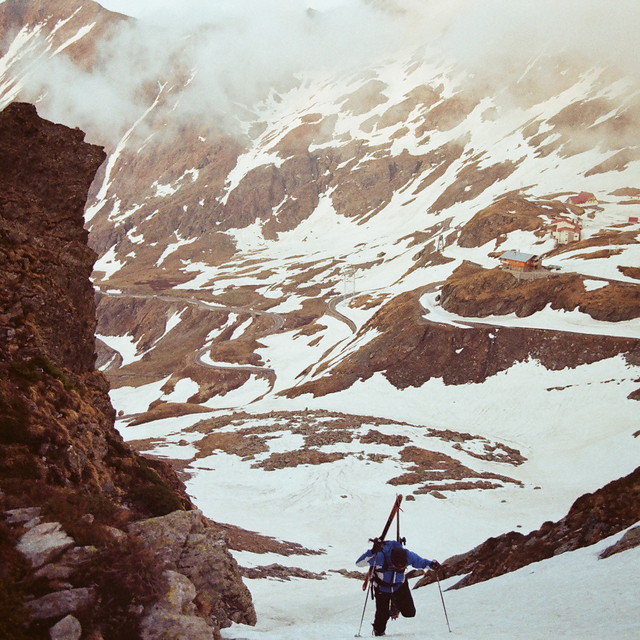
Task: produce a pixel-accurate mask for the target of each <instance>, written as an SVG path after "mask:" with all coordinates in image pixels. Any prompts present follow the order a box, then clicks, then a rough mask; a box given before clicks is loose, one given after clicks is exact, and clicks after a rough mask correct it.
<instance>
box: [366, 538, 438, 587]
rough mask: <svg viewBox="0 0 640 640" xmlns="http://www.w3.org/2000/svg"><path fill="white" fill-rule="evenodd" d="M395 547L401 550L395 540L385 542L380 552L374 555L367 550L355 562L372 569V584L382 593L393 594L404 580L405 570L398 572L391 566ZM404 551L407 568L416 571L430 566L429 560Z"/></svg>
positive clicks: (407, 550)
mask: <svg viewBox="0 0 640 640" xmlns="http://www.w3.org/2000/svg"><path fill="white" fill-rule="evenodd" d="M396 547H400V548H402V545H401V544H400V543H399V542H396V541H395V540H387V541H386V542H385V543H384V545H383V547H382V551H378V553H376V554H375V555H374V553H373V551H372V550H371V549H369V550H368V551H365V553H363V554H362V555H361V556H360V557H359V558H358V559H357V560H356V565H357V566H359V567H365V566H367V565H369V566H372V567H373V568H374V573H373V577H374V582H375V584H376V585H377V587H378V589H380V591H382V592H383V593H394V592H395V591H397V590H398V589H399V588H400V587H401V586H402V584H403V583H404V580H405V575H404V572H405V569H402V570H398V569H397V568H395V567H394V566H393V565H392V564H391V551H392V550H393V549H394V548H396ZM405 551H406V552H407V566H409V565H411V566H412V567H415V568H416V569H426V568H427V567H430V566H431V563H432V561H431V560H425V559H424V558H421V557H420V556H419V555H418V554H417V553H413V551H409V549H405ZM405 568H406V567H405Z"/></svg>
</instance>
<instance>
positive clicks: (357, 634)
mask: <svg viewBox="0 0 640 640" xmlns="http://www.w3.org/2000/svg"><path fill="white" fill-rule="evenodd" d="M372 589H373V583H371V582H369V588H368V589H367V593H366V594H365V596H364V607H362V617H361V618H360V626H359V627H358V633H356V638H360V637H362V636H361V635H360V632H361V631H362V622H363V621H364V612H365V611H366V610H367V602H368V601H369V593H370V592H371V590H372Z"/></svg>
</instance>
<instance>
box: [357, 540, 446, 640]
mask: <svg viewBox="0 0 640 640" xmlns="http://www.w3.org/2000/svg"><path fill="white" fill-rule="evenodd" d="M356 565H358V566H359V567H365V566H367V565H369V566H371V567H372V568H373V574H372V580H373V584H374V586H375V598H376V615H375V618H374V621H373V635H375V636H383V635H384V632H385V629H386V628H387V621H388V620H389V617H390V616H391V615H393V616H394V617H396V616H397V615H398V613H401V614H402V615H403V616H404V617H405V618H413V617H414V616H415V615H416V607H415V605H414V604H413V598H412V597H411V591H410V589H409V583H408V582H406V580H405V573H404V572H405V569H406V568H407V566H408V565H411V566H412V567H415V568H416V569H426V568H427V567H429V568H431V569H435V570H437V569H438V567H439V566H440V564H439V563H438V562H437V561H436V560H425V559H424V558H421V557H420V556H419V555H418V554H416V553H413V551H409V550H408V549H405V548H404V547H403V546H402V544H401V543H400V542H396V541H395V540H387V541H386V542H383V541H382V540H380V539H378V538H376V539H374V540H373V547H372V548H371V549H369V550H368V551H366V552H365V553H363V554H362V555H361V556H360V557H359V558H358V560H357V561H356ZM392 609H393V613H392Z"/></svg>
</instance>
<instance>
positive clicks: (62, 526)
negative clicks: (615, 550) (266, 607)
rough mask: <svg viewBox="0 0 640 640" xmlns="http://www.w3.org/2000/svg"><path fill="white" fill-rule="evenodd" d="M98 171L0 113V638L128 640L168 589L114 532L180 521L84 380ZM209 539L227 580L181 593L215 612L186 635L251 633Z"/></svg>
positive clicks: (102, 394)
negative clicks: (91, 194)
mask: <svg viewBox="0 0 640 640" xmlns="http://www.w3.org/2000/svg"><path fill="white" fill-rule="evenodd" d="M104 159H105V154H104V152H103V150H102V149H101V148H100V147H97V146H94V145H90V144H87V143H86V142H85V141H84V134H83V133H82V132H81V131H79V130H74V129H69V128H68V127H64V126H61V125H57V124H54V123H52V122H48V121H46V120H43V119H41V118H40V117H39V116H38V114H37V112H36V109H35V108H34V107H33V106H32V105H29V104H24V103H14V104H12V105H10V106H9V107H7V108H6V109H5V110H4V111H3V112H2V113H0V513H2V512H4V513H5V515H6V517H5V518H0V558H1V560H2V561H1V562H0V583H1V584H2V585H3V588H2V589H1V590H0V635H2V637H6V638H10V639H12V638H24V637H33V638H40V637H43V636H44V635H47V634H48V630H49V629H50V628H52V627H53V628H56V631H55V633H56V634H58V635H59V633H62V632H63V631H64V628H66V627H69V629H70V632H71V633H77V625H76V624H75V622H74V620H75V621H76V622H77V623H78V624H80V625H81V633H82V634H83V637H84V635H87V637H88V635H91V634H93V636H92V637H94V636H95V637H102V638H103V639H104V640H110V639H112V638H113V639H115V638H118V640H120V639H124V638H137V637H140V634H141V633H142V629H141V627H140V622H141V619H142V618H143V616H144V614H145V612H148V611H149V610H150V609H151V608H153V607H154V606H155V605H156V604H157V603H158V602H160V601H162V600H163V599H166V597H167V594H168V590H169V591H170V587H171V580H170V579H169V578H170V576H169V575H168V574H167V570H168V568H169V565H168V564H167V560H166V558H164V557H163V556H162V555H161V554H158V553H156V551H155V550H154V547H153V545H152V544H151V543H150V541H148V540H146V539H145V536H138V535H134V534H133V533H128V532H127V530H128V528H129V527H130V526H131V527H132V528H133V526H134V523H137V522H140V521H143V520H146V519H149V518H153V517H159V516H164V515H166V514H169V513H171V512H174V511H176V510H177V511H178V512H179V513H182V514H188V513H189V512H190V510H191V509H192V504H191V501H190V499H189V497H188V496H187V494H186V491H185V488H184V485H183V484H182V482H181V481H180V480H179V479H178V477H177V475H176V473H175V472H174V471H173V469H172V468H171V467H170V466H169V465H168V464H167V463H164V462H161V461H154V460H147V459H145V458H142V457H141V456H139V455H138V454H137V453H135V452H134V451H133V450H131V449H130V448H129V447H128V446H127V445H126V444H125V443H124V442H123V440H122V437H121V436H120V435H119V433H118V432H117V431H116V430H115V428H114V419H115V412H114V409H113V407H112V406H111V403H110V400H109V395H108V391H109V384H108V382H107V380H106V378H105V377H104V376H103V374H101V373H100V372H98V371H96V370H95V368H94V362H95V339H94V331H95V327H96V318H95V303H94V292H93V287H92V286H91V282H90V280H89V276H90V274H91V271H92V268H93V263H94V260H95V257H96V254H95V253H94V252H93V251H92V250H91V249H89V248H88V247H87V232H86V231H85V230H84V228H83V223H84V217H83V213H84V205H85V202H86V197H87V192H88V190H89V187H90V185H91V182H92V180H93V177H94V175H95V173H96V170H97V169H98V167H99V166H100V164H101V163H102V162H103V160H104ZM193 517H196V512H193ZM197 517H198V521H199V522H200V525H201V527H202V528H203V530H204V529H205V528H209V529H211V530H212V531H213V530H214V529H213V525H212V524H211V525H210V524H207V521H206V519H204V518H203V517H202V516H201V515H200V514H199V513H198V514H197ZM194 535H195V534H194ZM216 540H217V545H209V546H208V547H207V549H206V550H203V549H200V557H201V560H202V563H203V566H209V565H210V564H211V562H210V561H209V560H208V556H207V552H208V551H211V549H209V547H211V546H216V549H215V554H216V557H218V556H219V555H222V556H224V559H225V562H226V564H225V571H224V579H221V580H220V581H218V582H207V581H206V580H204V579H203V580H200V581H198V580H196V583H197V586H194V591H195V592H196V593H197V596H198V597H199V598H200V599H201V600H202V601H203V602H211V603H213V604H212V605H211V606H210V608H209V609H207V610H205V609H202V610H196V609H195V608H194V611H193V612H192V613H193V615H194V616H195V617H196V618H197V620H196V622H195V623H194V624H193V625H191V626H194V625H195V627H194V628H201V627H202V628H206V630H207V631H206V633H205V634H204V635H201V636H200V637H201V638H210V637H211V635H212V634H214V635H215V634H216V633H217V629H218V627H219V626H220V625H221V624H227V623H228V621H229V620H235V619H238V620H240V619H241V620H243V621H246V622H251V621H255V613H254V611H253V607H252V605H251V598H250V595H249V593H248V591H247V590H246V588H245V587H244V585H243V584H242V581H241V576H240V572H239V570H238V569H237V566H236V565H235V563H234V562H233V560H232V559H231V557H230V556H229V554H228V551H227V550H226V544H225V542H224V540H222V539H220V538H219V536H217V537H216ZM178 570H180V569H178ZM184 579H185V580H188V577H186V576H185V578H184ZM178 580H179V579H178ZM240 594H242V596H240ZM220 603H223V604H220ZM184 604H185V607H186V608H188V606H187V605H188V603H187V602H185V603H184ZM216 606H217V607H219V608H220V609H221V611H223V612H224V615H222V613H219V612H218V610H217V609H216ZM214 612H215V613H214ZM69 614H71V618H73V619H71V618H69V619H67V618H68V615H69ZM61 620H67V622H65V623H64V624H63V625H62V627H59V626H58V624H57V623H60V622H61ZM192 622H193V621H192ZM203 625H204V627H203ZM25 629H27V632H25ZM25 633H27V634H28V635H27V636H25ZM53 633H54V632H53V631H52V634H53ZM145 633H146V635H145V638H149V639H151V638H156V637H160V635H161V634H162V633H163V631H162V630H161V629H158V628H156V631H155V632H154V633H155V635H153V633H151V632H150V631H149V630H148V629H147V631H146V632H145ZM190 637H193V638H194V640H195V638H197V637H198V636H196V635H193V636H190Z"/></svg>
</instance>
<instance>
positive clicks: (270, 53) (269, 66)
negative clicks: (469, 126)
mask: <svg viewBox="0 0 640 640" xmlns="http://www.w3.org/2000/svg"><path fill="white" fill-rule="evenodd" d="M320 4H321V3H320ZM105 5H106V6H107V8H114V9H115V10H121V11H122V10H124V9H125V5H122V3H120V4H118V3H115V6H113V7H112V6H111V5H110V3H109V2H106V3H105ZM133 8H134V10H133V11H131V13H133V14H134V15H135V14H138V15H139V16H140V18H139V19H138V20H134V21H128V22H126V23H124V24H123V26H122V27H121V28H120V29H119V30H118V31H117V32H116V33H114V34H112V36H111V37H110V38H109V39H108V40H107V41H106V42H104V41H103V42H101V44H100V46H99V49H98V52H97V59H96V63H95V64H94V65H92V66H91V68H89V69H88V68H86V65H84V64H82V65H78V64H76V63H71V62H70V61H69V60H68V59H66V58H64V57H62V56H54V57H53V58H51V59H46V58H44V57H43V58H40V59H39V61H38V65H37V66H36V67H32V66H31V65H29V66H30V70H29V75H28V77H27V78H25V90H26V95H28V97H29V98H30V99H31V100H38V101H39V102H44V104H46V111H47V113H46V115H47V116H48V117H51V118H53V119H55V120H58V121H62V122H64V123H65V124H69V125H72V124H73V125H74V126H76V125H78V123H79V126H83V127H84V128H87V129H89V130H90V129H91V125H92V123H93V124H94V125H95V123H96V122H97V121H99V122H101V123H102V124H103V125H104V127H103V128H106V129H107V130H109V131H111V132H114V131H115V132H118V133H120V134H121V133H123V131H125V130H126V129H128V127H129V126H130V125H131V124H132V123H133V122H135V121H136V120H137V119H138V117H139V116H140V115H141V114H142V113H143V112H144V110H145V109H146V108H148V107H149V105H150V96H149V94H148V93H146V92H143V87H147V88H148V87H151V86H155V85H156V83H157V84H160V85H165V84H166V83H173V82H174V81H175V79H176V78H175V74H176V70H181V73H182V74H184V76H185V79H187V78H188V79H189V80H190V87H189V90H188V92H186V93H185V95H184V97H183V98H182V99H181V102H182V103H183V105H182V107H183V108H182V109H181V110H178V114H180V113H182V114H183V115H184V117H185V118H192V117H194V115H195V114H198V115H199V117H201V118H204V119H207V118H212V117H213V118H215V119H219V118H221V117H222V118H224V119H225V120H227V122H228V125H229V126H231V123H230V120H232V119H233V118H234V116H235V114H236V109H235V107H236V105H237V104H238V103H240V104H242V105H244V106H247V107H249V108H250V107H251V106H252V105H253V104H255V103H256V102H258V101H260V100H263V99H264V98H265V97H266V96H267V95H268V93H269V91H270V90H271V88H272V87H274V86H276V87H283V86H287V85H289V84H290V83H291V81H292V78H294V77H298V78H301V77H303V76H304V74H305V73H309V74H314V73H318V72H320V71H322V70H324V71H325V72H340V71H341V70H353V69H357V68H360V67H362V68H364V67H366V66H370V65H375V64H379V63H381V62H383V61H384V60H385V59H389V58H392V57H394V56H397V55H398V54H399V53H400V52H401V51H405V52H407V51H413V50H418V49H419V48H421V47H427V48H428V49H429V51H430V53H429V55H430V56H433V55H437V56H439V57H441V58H444V59H446V60H449V61H452V62H453V61H456V62H457V63H458V64H459V65H461V70H462V71H463V72H464V73H466V74H467V75H468V76H469V75H473V76H475V78H476V80H477V82H478V83H480V84H482V85H487V84H488V85H490V86H491V87H493V90H495V91H497V92H502V91H504V87H505V86H507V85H508V84H509V83H511V82H514V81H517V80H518V79H519V78H520V77H521V76H522V74H523V73H525V71H526V70H527V67H528V66H529V65H530V63H531V62H532V61H533V60H535V59H536V58H537V57H540V56H542V57H548V56H552V57H554V58H555V57H557V56H558V55H562V56H563V57H564V58H565V59H575V60H579V61H580V64H582V65H598V66H611V65H613V66H614V67H615V68H617V69H619V70H621V71H622V72H624V74H625V75H626V77H627V79H629V77H630V76H631V75H632V76H633V77H634V79H635V80H636V81H637V80H638V78H637V73H638V72H637V69H638V68H640V65H639V64H638V62H639V60H638V56H639V54H638V47H637V46H636V34H635V31H634V26H633V25H635V24H637V21H638V18H640V9H639V8H638V7H637V6H635V5H633V4H632V3H628V2H624V1H622V0H615V1H614V2H602V1H600V0H593V1H590V2H584V3H575V2H573V1H569V0H563V1H561V2H552V1H551V0H537V1H536V2H535V3H531V2H525V1H516V2H509V1H506V0H490V1H488V2H479V1H477V0H456V1H454V2H442V1H441V0H431V1H429V2H412V1H405V2H399V1H398V0H384V1H373V0H372V1H368V2H366V1H363V0H346V1H344V2H336V3H334V4H333V6H331V3H329V4H328V5H325V8H324V9H322V10H318V9H315V10H314V9H309V5H308V3H304V2H301V1H292V0H279V1H277V2H273V1H269V2H267V1H264V0H243V2H215V3H209V2H204V1H201V0H191V2H171V1H169V0H166V1H165V2H162V3H157V2H153V3H149V2H147V3H145V2H138V3H134V5H133ZM79 67H80V68H79ZM548 71H549V73H548V74H546V75H545V76H544V77H542V78H540V80H539V81H540V82H541V83H542V82H544V83H547V82H550V83H552V84H553V83H554V78H553V69H552V68H550V69H549V70H548ZM60 87H64V88H65V90H64V91H60ZM184 103H188V106H187V107H185V104H184ZM43 106H44V105H43ZM173 106H175V105H168V108H173Z"/></svg>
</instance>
